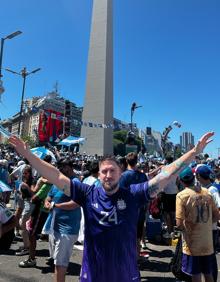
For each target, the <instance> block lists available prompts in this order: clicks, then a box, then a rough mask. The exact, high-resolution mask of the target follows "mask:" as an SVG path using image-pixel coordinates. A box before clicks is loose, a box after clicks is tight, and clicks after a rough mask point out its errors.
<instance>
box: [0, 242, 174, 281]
mask: <svg viewBox="0 0 220 282" xmlns="http://www.w3.org/2000/svg"><path fill="white" fill-rule="evenodd" d="M20 245H21V242H15V243H14V244H13V245H12V248H11V250H10V251H9V252H8V253H7V254H1V255H0V281H4V282H8V281H13V282H28V281H31V282H40V281H41V282H42V281H47V282H50V281H53V269H52V268H51V267H50V266H48V265H46V263H45V259H46V257H48V255H49V253H48V247H47V246H48V243H47V242H38V245H37V267H36V268H25V269H23V268H19V267H18V263H19V262H20V261H21V260H22V259H24V258H26V256H23V257H17V256H15V255H14V251H15V250H16V249H17V248H18V247H19V246H20ZM147 246H148V251H149V253H150V259H149V261H146V262H145V263H143V264H142V265H141V277H142V281H149V282H157V281H162V282H171V281H175V279H174V278H173V276H172V274H171V273H170V272H169V262H170V258H171V256H172V248H171V247H168V246H156V245H151V244H147ZM81 257H82V251H79V250H76V249H75V248H74V250H73V255H72V257H71V262H70V265H69V268H68V274H67V276H66V281H67V282H70V281H71V282H75V281H78V277H79V273H80V264H81ZM121 281H122V282H123V278H122V279H121ZM103 282H104V281H103Z"/></svg>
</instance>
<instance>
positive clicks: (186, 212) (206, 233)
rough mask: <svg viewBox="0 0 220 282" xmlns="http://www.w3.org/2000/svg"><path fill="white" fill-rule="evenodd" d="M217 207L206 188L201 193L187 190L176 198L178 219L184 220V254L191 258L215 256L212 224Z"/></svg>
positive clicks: (190, 189)
mask: <svg viewBox="0 0 220 282" xmlns="http://www.w3.org/2000/svg"><path fill="white" fill-rule="evenodd" d="M217 213H218V210H217V208H216V205H215V203H214V201H213V199H212V197H211V195H210V194H209V192H208V190H207V189H206V188H201V190H200V191H199V192H196V191H194V190H193V189H192V188H185V189H184V190H183V191H181V192H180V193H178V194H177V197H176V218H177V219H181V220H183V223H184V226H185V228H184V231H183V236H182V238H183V253H184V254H187V255H191V256H206V255H211V254H213V252H214V250H213V242H212V222H213V214H217Z"/></svg>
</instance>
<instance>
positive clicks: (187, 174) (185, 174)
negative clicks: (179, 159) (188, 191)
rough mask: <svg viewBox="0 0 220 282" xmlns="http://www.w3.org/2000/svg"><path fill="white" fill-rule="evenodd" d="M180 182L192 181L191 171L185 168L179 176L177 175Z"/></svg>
mask: <svg viewBox="0 0 220 282" xmlns="http://www.w3.org/2000/svg"><path fill="white" fill-rule="evenodd" d="M179 178H180V180H182V181H183V182H188V181H191V180H193V179H194V174H193V172H192V169H191V168H190V167H187V168H185V169H184V170H183V171H182V172H181V173H180V174H179Z"/></svg>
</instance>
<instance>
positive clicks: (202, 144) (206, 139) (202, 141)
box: [195, 132, 214, 155]
mask: <svg viewBox="0 0 220 282" xmlns="http://www.w3.org/2000/svg"><path fill="white" fill-rule="evenodd" d="M213 135H214V132H207V133H206V134H204V135H203V136H202V137H201V138H200V139H199V141H198V143H197V144H196V146H195V153H196V154H197V155H198V154H200V153H202V152H203V150H204V149H205V147H206V145H207V144H209V143H210V142H212V139H210V138H211V137H212V136H213Z"/></svg>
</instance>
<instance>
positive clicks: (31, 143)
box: [22, 135, 36, 148]
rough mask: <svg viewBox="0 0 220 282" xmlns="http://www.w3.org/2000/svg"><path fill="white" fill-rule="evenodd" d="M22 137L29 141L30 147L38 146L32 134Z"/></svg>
mask: <svg viewBox="0 0 220 282" xmlns="http://www.w3.org/2000/svg"><path fill="white" fill-rule="evenodd" d="M22 139H23V140H24V141H25V142H26V141H27V142H28V145H29V146H30V148H33V147H36V141H35V140H34V139H33V138H31V137H30V136H28V135H26V136H22Z"/></svg>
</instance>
